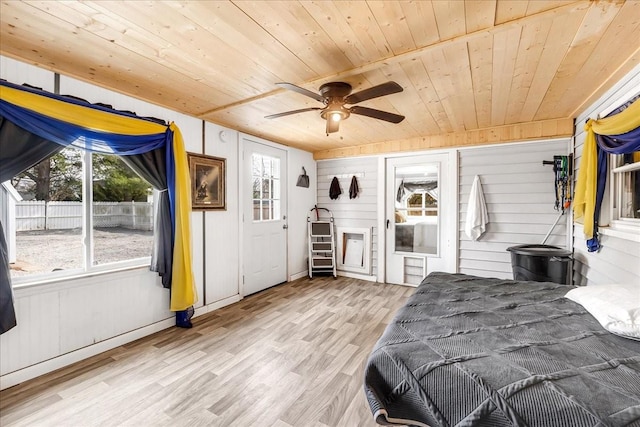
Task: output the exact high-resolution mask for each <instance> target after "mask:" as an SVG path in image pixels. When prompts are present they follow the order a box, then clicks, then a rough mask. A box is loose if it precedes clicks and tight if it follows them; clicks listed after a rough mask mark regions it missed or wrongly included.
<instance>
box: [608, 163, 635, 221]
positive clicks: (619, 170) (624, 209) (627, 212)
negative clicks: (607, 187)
mask: <svg viewBox="0 0 640 427" xmlns="http://www.w3.org/2000/svg"><path fill="white" fill-rule="evenodd" d="M611 157H612V158H611V165H612V166H613V167H612V175H613V181H612V182H613V189H614V190H613V191H614V197H613V209H614V219H618V220H623V221H624V220H631V221H633V222H637V223H639V224H640V151H636V152H634V153H630V154H620V155H612V156H611Z"/></svg>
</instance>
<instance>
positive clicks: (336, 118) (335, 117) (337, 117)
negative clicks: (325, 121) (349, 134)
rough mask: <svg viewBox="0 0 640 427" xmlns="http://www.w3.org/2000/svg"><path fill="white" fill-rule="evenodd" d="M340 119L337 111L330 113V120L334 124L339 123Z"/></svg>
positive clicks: (340, 115) (340, 116)
mask: <svg viewBox="0 0 640 427" xmlns="http://www.w3.org/2000/svg"><path fill="white" fill-rule="evenodd" d="M341 118H342V114H340V112H339V111H335V112H333V113H331V120H333V121H334V122H339V121H340V119H341Z"/></svg>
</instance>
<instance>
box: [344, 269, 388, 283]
mask: <svg viewBox="0 0 640 427" xmlns="http://www.w3.org/2000/svg"><path fill="white" fill-rule="evenodd" d="M338 276H342V277H349V278H351V279H360V280H367V281H369V282H377V281H378V280H377V278H376V276H369V275H366V274H358V273H349V272H348V271H340V270H338Z"/></svg>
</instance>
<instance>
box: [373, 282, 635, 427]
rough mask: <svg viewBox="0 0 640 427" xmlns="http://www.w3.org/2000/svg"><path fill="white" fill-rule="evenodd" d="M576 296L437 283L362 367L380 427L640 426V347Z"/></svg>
mask: <svg viewBox="0 0 640 427" xmlns="http://www.w3.org/2000/svg"><path fill="white" fill-rule="evenodd" d="M572 288H573V287H572V286H565V285H560V284H555V283H549V282H523V281H513V280H500V279H488V278H481V277H475V276H469V275H464V274H448V273H431V274H430V275H429V276H427V277H426V278H425V279H424V280H423V282H422V283H421V284H420V286H418V288H417V289H416V291H415V293H414V294H413V295H412V296H411V297H410V298H409V299H408V301H407V303H406V304H405V305H404V306H403V307H402V308H401V309H400V310H399V311H398V312H397V313H396V315H395V317H394V319H393V321H392V322H391V323H390V324H389V325H388V326H387V328H386V330H385V331H384V333H383V335H382V336H381V338H380V339H379V340H378V342H377V343H376V345H375V347H374V349H373V351H372V352H371V355H370V357H369V359H368V361H367V364H366V367H365V384H364V389H365V394H366V397H367V400H368V402H369V406H370V408H371V411H372V414H373V417H374V419H375V421H376V422H377V423H378V424H381V425H395V424H399V425H417V426H430V427H444V426H571V427H579V426H640V341H636V340H632V339H628V338H623V337H621V336H618V335H614V334H612V333H610V332H608V331H607V330H605V329H604V328H603V327H602V326H601V325H600V323H599V322H598V321H597V320H596V319H595V318H594V317H593V316H592V315H591V314H589V312H587V311H586V310H585V309H584V308H583V307H582V306H581V305H580V304H577V303H575V302H573V301H571V300H569V299H567V298H565V297H564V296H565V294H566V293H567V291H568V290H570V289H572Z"/></svg>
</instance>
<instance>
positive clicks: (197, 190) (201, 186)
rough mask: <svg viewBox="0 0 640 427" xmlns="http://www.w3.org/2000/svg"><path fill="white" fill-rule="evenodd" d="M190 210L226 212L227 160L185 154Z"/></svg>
mask: <svg viewBox="0 0 640 427" xmlns="http://www.w3.org/2000/svg"><path fill="white" fill-rule="evenodd" d="M187 156H188V159H189V177H190V182H191V209H192V210H216V209H217V210H227V195H226V189H227V168H226V163H227V159H224V158H222V157H213V156H206V155H203V154H195V153H187Z"/></svg>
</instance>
